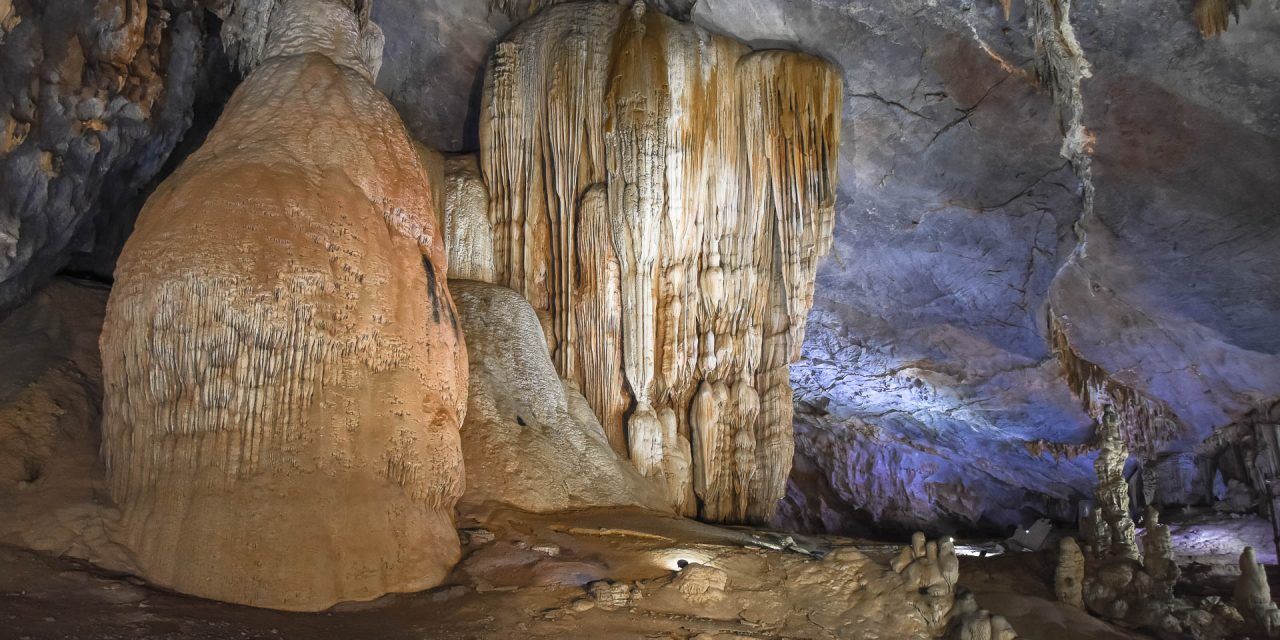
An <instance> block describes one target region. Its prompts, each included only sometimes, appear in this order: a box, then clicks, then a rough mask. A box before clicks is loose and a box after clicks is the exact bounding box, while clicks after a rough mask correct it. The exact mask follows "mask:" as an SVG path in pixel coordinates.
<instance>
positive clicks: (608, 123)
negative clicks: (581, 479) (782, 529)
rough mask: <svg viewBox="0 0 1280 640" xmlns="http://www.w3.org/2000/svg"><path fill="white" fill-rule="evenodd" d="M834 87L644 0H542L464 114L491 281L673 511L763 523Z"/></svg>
mask: <svg viewBox="0 0 1280 640" xmlns="http://www.w3.org/2000/svg"><path fill="white" fill-rule="evenodd" d="M841 96H842V82H841V79H840V76H839V74H838V73H837V72H836V70H835V69H833V68H832V67H831V66H830V65H829V64H827V63H826V62H824V61H821V60H818V59H816V58H813V57H810V56H807V55H802V54H798V53H791V52H783V51H760V52H752V51H750V50H749V49H747V48H746V47H745V46H744V45H742V44H740V43H737V42H735V41H732V40H729V39H727V38H723V37H719V36H713V35H710V34H709V33H707V32H705V31H703V30H701V29H699V28H697V27H695V26H693V25H690V24H686V23H681V22H678V21H676V20H673V19H671V18H669V17H667V16H665V15H662V14H661V13H659V12H657V11H652V10H646V5H645V3H644V2H635V3H633V4H631V5H630V6H629V7H623V6H618V5H613V4H607V3H594V4H587V3H574V4H569V5H558V6H554V7H550V8H547V9H545V10H543V11H541V12H539V13H538V14H537V15H536V16H535V17H534V18H533V19H531V20H530V21H528V22H526V23H525V24H524V25H522V26H521V27H520V28H518V29H517V30H516V31H515V32H514V33H513V34H512V35H511V37H510V38H509V39H508V40H507V41H506V42H503V43H500V44H499V45H498V47H497V50H496V52H495V53H494V56H493V59H492V61H491V63H490V66H489V72H488V75H487V78H486V82H485V88H484V98H483V104H482V114H481V131H480V137H481V168H482V170H483V172H484V176H485V181H486V183H487V185H488V188H489V195H490V205H489V220H490V221H491V224H492V228H493V261H494V270H495V276H496V281H497V282H499V283H501V284H505V285H507V286H510V287H511V288H513V289H515V290H516V291H518V292H520V293H521V294H523V295H524V296H525V298H526V299H528V300H529V302H530V303H531V304H532V305H533V307H534V309H535V310H537V312H538V314H539V316H540V317H541V318H542V321H543V323H544V330H545V331H546V335H547V339H548V343H549V346H550V348H551V353H552V358H553V361H554V362H555V365H556V367H557V369H558V370H559V371H560V373H561V375H562V376H563V377H565V378H567V379H569V380H572V381H575V382H577V383H578V385H579V387H580V388H581V389H582V390H583V393H584V395H585V396H586V398H587V400H588V401H589V402H590V404H591V407H592V408H593V409H594V411H595V413H596V415H597V416H598V417H599V418H600V421H601V423H602V424H603V426H604V429H605V432H606V433H607V434H608V437H609V439H610V442H611V443H612V444H613V446H614V447H615V449H617V450H619V451H625V452H627V453H628V454H629V455H630V458H631V460H632V462H633V463H634V464H635V465H636V467H637V468H638V469H639V470H640V471H641V472H642V473H643V474H644V475H646V476H648V477H651V478H654V479H655V480H657V481H658V482H659V483H660V484H661V486H662V487H663V488H664V490H665V491H666V494H667V497H668V500H669V501H670V502H671V504H673V505H675V506H676V507H677V508H680V509H681V510H683V511H684V512H686V513H694V512H696V513H698V514H699V515H701V516H702V517H704V518H707V519H711V520H720V521H744V520H752V521H763V520H765V519H767V518H768V517H769V516H770V515H771V514H772V513H773V510H774V507H775V505H776V503H777V501H778V499H779V498H780V497H781V496H782V493H783V485H784V482H785V480H786V477H787V474H788V471H789V470H790V466H791V457H792V452H793V447H794V445H793V443H792V437H791V412H792V409H791V406H792V398H791V388H790V384H789V378H788V369H787V365H788V363H789V362H791V361H792V360H794V359H796V358H797V357H798V355H799V350H800V346H801V342H802V341H803V336H804V323H805V319H806V315H807V313H808V310H809V307H810V304H811V302H812V297H813V282H814V277H815V270H816V267H817V261H818V258H819V257H821V256H822V255H823V254H825V253H826V251H827V250H828V248H829V247H830V243H831V231H832V224H833V218H834V213H833V212H834V200H835V180H836V162H835V157H836V153H837V149H838V147H839V131H840V113H841Z"/></svg>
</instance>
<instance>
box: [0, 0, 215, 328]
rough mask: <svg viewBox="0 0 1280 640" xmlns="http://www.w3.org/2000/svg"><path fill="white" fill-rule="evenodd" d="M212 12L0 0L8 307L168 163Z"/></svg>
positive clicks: (0, 163) (0, 222) (121, 3)
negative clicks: (207, 18) (206, 17)
mask: <svg viewBox="0 0 1280 640" xmlns="http://www.w3.org/2000/svg"><path fill="white" fill-rule="evenodd" d="M204 22H205V20H204V16H203V11H202V10H201V9H199V8H198V7H197V6H196V4H195V3H194V2H191V1H189V0H164V1H161V2H157V1H152V2H147V1H145V0H94V1H91V2H86V1H84V0H40V1H36V2H31V1H24V0H18V1H16V2H13V1H9V0H6V1H5V2H0V315H3V314H4V313H5V312H7V311H9V310H11V309H12V308H13V307H15V306H16V305H17V304H19V303H21V302H22V300H23V299H25V298H26V296H27V295H28V294H30V293H31V291H33V290H34V289H35V288H37V287H39V286H40V284H42V283H43V282H45V281H46V280H48V279H49V277H50V276H52V275H53V274H54V273H55V272H57V271H58V270H59V269H61V268H62V267H63V266H65V265H66V264H67V262H68V260H69V259H70V256H71V254H72V253H73V252H74V251H77V250H86V251H92V250H93V248H94V247H93V244H94V235H95V231H96V230H95V228H94V225H93V224H92V223H93V222H94V220H95V219H96V218H97V217H99V216H102V215H109V214H111V213H112V212H113V211H114V210H115V209H117V208H121V207H125V206H126V204H127V203H128V201H129V200H131V199H132V198H133V197H134V196H135V195H136V194H137V192H138V191H139V190H141V189H142V188H143V187H144V186H146V185H147V184H148V182H149V181H150V180H151V179H152V178H153V177H154V176H155V175H156V174H157V173H158V172H159V171H160V170H161V168H162V166H163V165H164V162H165V159H166V158H167V157H168V155H169V153H170V152H171V151H172V150H173V148H174V146H175V145H176V144H177V142H178V140H179V138H180V137H181V136H182V135H183V132H184V131H186V129H187V127H188V126H189V125H190V124H191V114H192V103H193V100H194V97H195V94H196V90H197V87H198V86H199V84H200V80H199V74H200V72H201V62H202V55H203V51H204V41H205V26H204ZM112 248H113V249H115V247H112Z"/></svg>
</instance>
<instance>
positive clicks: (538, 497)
mask: <svg viewBox="0 0 1280 640" xmlns="http://www.w3.org/2000/svg"><path fill="white" fill-rule="evenodd" d="M449 290H450V291H451V292H452V294H453V299H454V301H455V303H456V304H457V307H458V319H459V321H460V324H461V327H462V330H463V333H464V334H465V335H466V341H467V357H468V358H469V359H470V364H471V367H470V373H469V375H470V383H469V393H468V399H467V414H466V420H465V421H464V422H463V425H462V432H461V437H462V454H463V459H464V461H465V464H466V470H467V476H466V492H465V493H464V494H463V498H462V502H463V503H464V504H467V505H474V506H477V507H479V506H482V505H484V503H487V502H496V503H502V504H505V505H509V506H514V507H517V508H519V509H522V510H524V511H531V512H558V511H571V510H578V509H586V508H590V507H608V506H637V507H643V508H647V509H652V510H654V511H657V512H663V513H669V511H670V508H669V507H668V506H667V504H666V501H665V500H664V498H663V495H662V494H661V493H660V492H659V490H658V488H657V487H655V486H653V485H652V483H650V482H647V481H646V480H645V479H644V478H643V477H642V476H641V475H640V474H639V473H638V472H636V470H635V468H634V467H632V466H631V464H630V463H629V462H627V460H626V459H625V458H621V457H619V456H618V454H617V453H615V452H614V451H613V449H611V448H610V447H609V441H608V439H607V438H606V437H605V434H604V430H603V429H602V428H601V427H600V423H599V421H598V420H596V418H595V416H594V415H593V414H592V412H591V408H590V407H589V406H588V405H587V402H586V400H585V399H584V398H583V397H582V394H581V393H579V392H578V390H577V389H576V388H575V385H574V384H573V383H570V382H563V383H562V382H561V380H560V378H559V376H558V375H557V374H556V370H555V367H554V366H553V365H552V364H551V356H550V354H549V352H548V351H547V343H546V338H545V337H544V336H543V333H542V325H541V324H540V323H539V322H538V317H537V315H536V314H534V312H533V309H532V307H530V306H529V303H528V302H527V301H525V299H524V298H523V297H521V296H520V294H518V293H516V292H515V291H512V290H511V289H508V288H506V287H503V286H499V285H494V284H487V283H482V282H473V281H467V280H452V279H451V280H450V281H449Z"/></svg>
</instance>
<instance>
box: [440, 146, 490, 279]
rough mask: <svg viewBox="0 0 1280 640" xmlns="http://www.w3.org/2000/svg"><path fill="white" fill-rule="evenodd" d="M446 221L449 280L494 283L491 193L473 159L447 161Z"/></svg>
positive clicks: (445, 166)
mask: <svg viewBox="0 0 1280 640" xmlns="http://www.w3.org/2000/svg"><path fill="white" fill-rule="evenodd" d="M443 173H444V181H445V185H446V186H445V194H444V217H443V224H441V227H440V228H441V229H442V230H443V237H444V242H445V246H446V247H447V253H448V255H449V277H450V278H456V279H460V280H478V281H480V282H494V273H493V227H492V225H490V223H489V192H488V190H486V189H485V186H484V178H483V177H482V176H481V175H480V165H479V164H478V160H477V158H476V156H474V155H460V156H450V157H448V158H446V159H445V161H444V171H443Z"/></svg>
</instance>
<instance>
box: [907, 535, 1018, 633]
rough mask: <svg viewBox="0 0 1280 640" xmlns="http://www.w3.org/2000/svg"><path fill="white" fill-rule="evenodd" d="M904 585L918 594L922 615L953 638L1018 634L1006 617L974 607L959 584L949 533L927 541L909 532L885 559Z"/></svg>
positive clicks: (957, 568) (968, 595)
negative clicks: (894, 553)
mask: <svg viewBox="0 0 1280 640" xmlns="http://www.w3.org/2000/svg"><path fill="white" fill-rule="evenodd" d="M889 568H890V569H892V570H893V572H894V573H896V574H898V575H900V576H902V578H903V580H904V581H906V583H907V588H908V589H911V590H913V591H914V592H916V593H917V594H919V597H920V598H922V600H923V602H921V605H923V607H924V609H923V610H922V611H925V613H924V615H925V617H926V618H927V619H928V620H930V621H931V623H932V624H933V625H934V627H935V628H937V629H939V630H943V629H945V630H946V635H947V637H949V638H955V639H957V640H978V639H981V640H1014V639H1015V638H1017V637H1018V635H1017V633H1015V632H1014V630H1013V627H1012V626H1011V625H1010V624H1009V621H1008V620H1005V619H1004V618H1003V617H1001V616H998V615H993V614H991V612H989V611H987V610H985V609H981V608H980V607H978V604H977V602H976V601H975V600H974V598H973V594H972V593H970V592H968V591H965V590H963V589H960V588H959V581H960V559H959V558H958V557H957V556H956V548H955V541H954V540H953V539H951V538H950V537H947V538H943V539H941V540H938V541H930V540H928V539H927V538H926V537H925V535H924V534H923V533H921V532H918V531H917V532H916V533H915V534H914V535H912V536H911V544H910V545H909V546H907V547H903V549H902V551H901V552H899V554H898V556H897V557H896V558H894V559H893V560H892V561H891V562H890V563H889Z"/></svg>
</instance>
